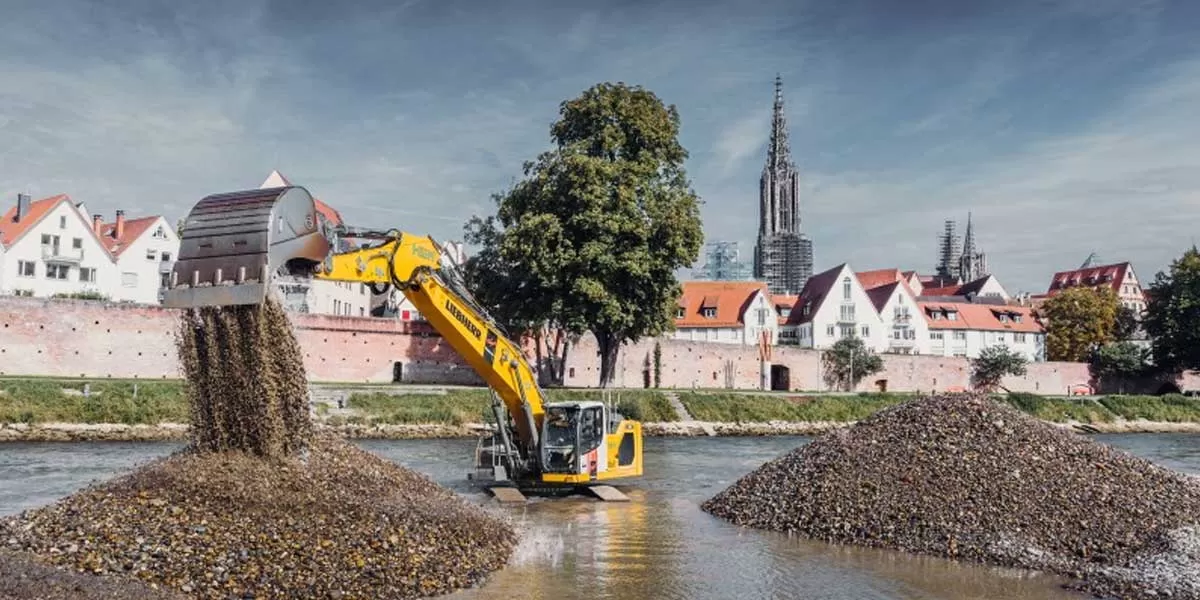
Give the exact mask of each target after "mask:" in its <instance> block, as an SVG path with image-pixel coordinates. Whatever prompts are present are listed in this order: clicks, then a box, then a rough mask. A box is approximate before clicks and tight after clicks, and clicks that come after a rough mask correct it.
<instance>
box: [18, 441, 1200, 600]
mask: <svg viewBox="0 0 1200 600" xmlns="http://www.w3.org/2000/svg"><path fill="white" fill-rule="evenodd" d="M1095 437H1096V439H1098V440H1102V441H1105V442H1107V443H1110V444H1113V445H1116V446H1118V447H1122V448H1125V449H1127V450H1129V451H1130V452H1132V453H1134V454H1136V455H1139V456H1142V457H1145V458H1148V459H1150V460H1152V461H1155V462H1157V463H1159V464H1162V465H1164V466H1167V467H1170V468H1173V469H1177V470H1180V471H1185V472H1189V473H1197V474H1200V435H1195V434H1159V435H1146V434H1130V435H1098V436H1095ZM807 441H808V438H803V437H774V438H650V439H648V440H647V441H646V471H647V476H646V477H645V478H643V480H642V481H640V482H639V483H638V485H637V487H636V488H633V489H630V490H629V491H628V493H629V495H630V496H631V498H632V499H633V501H632V502H630V503H623V504H606V503H600V502H596V501H592V500H586V499H580V500H574V499H568V500H564V501H551V502H540V501H535V502H532V503H530V504H529V505H526V506H523V507H518V508H501V509H498V510H503V511H505V512H507V513H508V514H510V515H511V516H512V518H513V519H514V520H515V521H516V522H517V523H518V528H519V529H520V530H521V531H522V532H523V535H524V540H523V541H522V543H521V545H520V547H519V548H518V551H517V554H516V556H515V557H514V559H513V563H512V565H511V566H510V567H509V568H507V569H505V570H504V571H502V572H500V573H498V574H496V575H495V576H494V577H493V578H492V579H491V580H490V581H489V582H488V583H487V584H486V585H485V586H483V587H482V588H479V589H475V590H469V591H465V592H461V593H459V594H454V595H453V596H451V598H461V599H464V600H465V599H468V598H469V599H491V598H497V599H500V598H504V599H508V598H518V597H519V598H530V599H547V600H548V599H550V598H555V599H564V600H566V599H576V598H578V599H580V600H583V599H588V600H596V599H601V598H619V599H641V598H689V599H700V598H712V599H717V598H814V599H816V598H824V599H839V600H840V599H846V600H849V599H876V598H878V599H883V598H889V599H892V598H895V599H918V598H920V599H946V600H950V599H962V600H970V599H984V598H988V599H991V598H1013V599H1030V600H1032V599H1039V600H1040V599H1068V598H1083V596H1081V595H1078V594H1073V593H1069V592H1067V591H1065V590H1063V589H1061V587H1060V585H1059V584H1060V580H1059V579H1058V578H1056V577H1052V576H1046V575H1038V574H1032V573H1028V572H1021V571H1012V570H1005V569H996V568H989V567H982V566H974V565H964V564H956V563H952V562H949V561H944V560H940V559H933V558H922V557H912V556H907V555H904V554H901V553H896V552H888V551H879V550H868V549H858V548H848V547H836V546H830V545H826V544H821V543H814V542H808V541H805V540H800V539H795V538H788V537H787V536H783V535H777V534H770V533H763V532H758V531H752V530H744V529H740V528H737V527H734V526H731V525H728V524H726V523H724V522H722V521H719V520H717V519H715V518H712V517H710V516H709V515H707V514H705V513H703V512H701V511H700V509H699V507H698V506H699V504H700V502H702V501H703V500H705V499H706V498H708V497H710V496H712V495H713V494H715V493H716V492H717V491H719V490H720V489H723V488H724V487H725V486H727V485H729V484H730V483H732V482H733V481H734V480H735V479H736V478H737V477H739V476H741V475H742V474H744V473H746V472H749V471H751V470H753V469H754V468H756V467H757V466H758V465H760V464H762V463H763V462H764V461H766V460H769V459H771V458H773V457H775V456H777V455H779V454H781V453H783V452H786V451H788V450H790V449H792V448H794V447H796V446H798V445H800V444H803V443H806V442H807ZM358 443H359V444H360V445H361V446H362V447H363V448H366V449H368V450H370V451H372V452H376V453H378V454H380V455H382V456H385V457H387V458H389V459H392V460H395V461H397V462H399V463H401V464H404V465H405V466H408V467H411V468H414V469H417V470H419V471H422V472H424V473H426V474H428V475H430V476H431V477H433V478H434V479H436V480H437V481H439V482H440V483H442V484H444V485H447V486H450V487H452V488H454V489H456V490H458V491H460V492H461V493H463V494H466V495H469V496H471V497H474V498H477V499H479V501H481V502H482V501H485V500H486V497H485V496H484V495H483V494H481V493H478V492H476V491H475V490H473V489H471V488H470V487H469V485H468V484H467V482H466V481H465V473H466V470H467V467H468V466H469V465H468V462H469V460H470V457H471V456H472V450H473V448H474V443H473V442H472V441H468V440H411V441H360V442H358ZM177 447H178V444H174V443H122V442H108V443H8V444H0V515H4V514H12V513H16V512H19V511H21V510H24V509H28V508H33V507H36V506H40V505H42V504H46V503H50V502H53V501H54V500H56V499H58V498H60V497H62V496H64V495H67V494H70V493H71V492H73V491H75V490H77V489H79V488H80V487H83V486H85V485H87V484H88V483H89V482H91V481H96V480H102V479H106V478H109V477H112V476H114V475H117V474H119V473H121V472H123V471H125V470H127V469H129V468H130V467H132V466H134V465H136V464H138V463H140V462H143V461H145V460H149V459H151V458H154V457H156V456H160V455H163V454H166V453H168V452H170V451H172V450H173V449H175V448H177Z"/></svg>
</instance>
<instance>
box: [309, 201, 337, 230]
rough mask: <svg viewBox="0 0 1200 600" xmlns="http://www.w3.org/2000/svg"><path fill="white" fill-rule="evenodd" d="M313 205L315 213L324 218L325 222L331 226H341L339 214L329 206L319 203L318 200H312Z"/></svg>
mask: <svg viewBox="0 0 1200 600" xmlns="http://www.w3.org/2000/svg"><path fill="white" fill-rule="evenodd" d="M313 203H314V204H315V205H316V208H317V212H319V213H321V215H322V216H324V217H325V220H327V221H329V222H330V224H332V225H342V224H343V221H342V215H341V213H339V212H338V211H336V210H334V209H333V207H332V206H329V205H328V204H325V203H324V202H321V199H320V198H313Z"/></svg>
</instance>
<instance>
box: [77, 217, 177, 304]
mask: <svg viewBox="0 0 1200 600" xmlns="http://www.w3.org/2000/svg"><path fill="white" fill-rule="evenodd" d="M92 229H93V231H95V233H96V235H97V237H98V238H99V239H100V242H101V243H102V244H104V246H105V248H106V249H107V250H108V252H109V254H110V255H112V257H113V260H114V261H115V262H116V277H114V281H113V284H112V285H110V286H108V288H109V290H110V292H111V297H112V299H113V300H117V301H126V302H136V303H138V304H159V303H160V302H162V293H163V291H164V290H165V289H166V286H167V285H168V284H169V282H170V277H171V270H172V269H173V268H174V266H175V259H176V258H178V257H179V236H178V235H176V233H175V229H174V228H173V227H171V224H170V223H168V222H167V220H166V218H164V217H163V216H161V215H156V216H153V217H141V218H137V219H126V218H125V211H123V210H118V211H117V214H116V220H115V221H113V222H112V223H105V222H104V220H103V217H102V216H101V215H99V214H96V215H92Z"/></svg>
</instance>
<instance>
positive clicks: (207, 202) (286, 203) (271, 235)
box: [163, 186, 333, 308]
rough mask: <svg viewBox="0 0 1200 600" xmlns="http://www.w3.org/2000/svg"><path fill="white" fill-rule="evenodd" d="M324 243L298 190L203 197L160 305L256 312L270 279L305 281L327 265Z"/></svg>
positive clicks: (309, 201) (187, 223)
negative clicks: (243, 307)
mask: <svg viewBox="0 0 1200 600" xmlns="http://www.w3.org/2000/svg"><path fill="white" fill-rule="evenodd" d="M332 239H333V237H332V232H331V231H330V230H329V225H328V223H327V222H326V221H325V220H324V217H323V216H322V215H321V214H320V213H319V212H318V211H317V209H316V202H315V201H314V200H313V198H312V196H311V195H309V193H308V191H307V190H305V189H304V188H302V187H294V186H289V187H281V188H267V189H254V190H244V191H240V192H231V193H226V194H213V195H211V196H207V197H205V198H204V199H202V200H201V201H200V202H198V203H197V204H196V206H194V207H193V208H192V211H191V212H190V213H188V215H187V217H186V219H185V220H184V222H183V229H182V231H181V232H180V240H179V258H178V260H177V261H176V262H175V268H174V270H173V271H172V273H171V279H170V283H169V285H168V286H167V289H166V292H165V295H164V298H163V305H164V306H167V307H170V308H198V307H202V306H226V305H234V304H260V303H262V302H264V301H265V300H266V298H267V294H268V293H269V292H270V286H271V283H272V281H273V280H274V279H275V278H276V277H277V276H281V275H283V276H287V275H298V276H311V274H312V273H314V272H315V271H317V270H319V269H320V268H321V266H322V264H324V263H327V261H328V260H329V259H330V256H331V251H332V250H333V242H332Z"/></svg>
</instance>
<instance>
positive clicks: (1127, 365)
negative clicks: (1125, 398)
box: [1089, 341, 1147, 393]
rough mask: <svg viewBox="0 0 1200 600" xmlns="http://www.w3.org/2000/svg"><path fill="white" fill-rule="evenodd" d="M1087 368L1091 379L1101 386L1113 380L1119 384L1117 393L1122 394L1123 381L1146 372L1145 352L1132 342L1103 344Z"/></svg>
mask: <svg viewBox="0 0 1200 600" xmlns="http://www.w3.org/2000/svg"><path fill="white" fill-rule="evenodd" d="M1089 367H1090V370H1091V372H1092V377H1094V378H1096V380H1097V381H1099V382H1101V384H1110V383H1112V382H1113V381H1114V380H1115V381H1117V382H1119V383H1120V384H1121V385H1120V386H1119V387H1118V391H1119V392H1121V393H1124V380H1126V379H1128V378H1131V377H1138V376H1140V375H1143V374H1144V373H1145V372H1146V369H1147V365H1146V352H1145V351H1144V350H1142V349H1141V348H1139V347H1137V345H1136V344H1134V343H1133V342H1127V341H1121V342H1113V343H1111V344H1105V345H1103V346H1101V347H1100V348H1099V349H1098V350H1096V353H1095V354H1094V355H1093V356H1092V360H1091V363H1090V365H1089Z"/></svg>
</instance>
